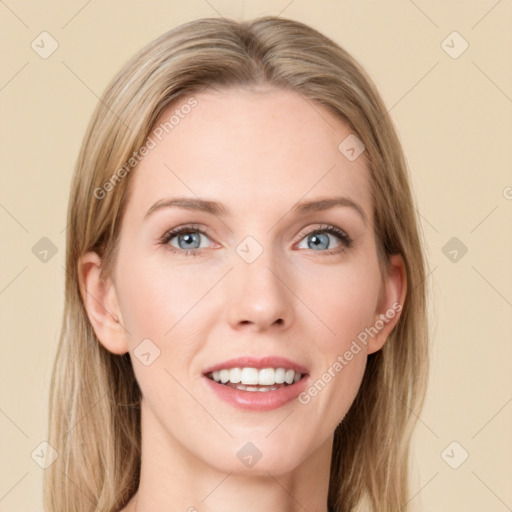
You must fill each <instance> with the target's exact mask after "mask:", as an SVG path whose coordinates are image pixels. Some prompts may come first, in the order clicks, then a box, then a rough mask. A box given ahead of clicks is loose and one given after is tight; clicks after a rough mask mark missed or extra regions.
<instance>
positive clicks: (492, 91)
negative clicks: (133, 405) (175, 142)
mask: <svg viewBox="0 0 512 512" xmlns="http://www.w3.org/2000/svg"><path fill="white" fill-rule="evenodd" d="M264 14H281V15H282V16H285V17H289V18H293V19H297V20H300V21H304V22H306V23H309V24H311V25H312V26H313V27H315V28H317V29H319V30H320V31H322V32H324V33H325V34H326V35H328V36H330V37H332V38H333V39H334V40H336V41H337V42H338V43H340V44H341V45H342V46H343V47H345V48H346V49H347V50H348V51H349V52H351V53H352V54H353V55H354V56H355V57H356V58H357V59H358V60H359V61H360V62H361V63H362V64H363V66H364V67H365V68H366V69H367V70H368V72H369V73H370V75H371V76H372V78H373V79H374V81H375V82H376V84H377V87H378V88H379V90H380V92H381V94H382V96H383V98H384V101H385V102H386V104H387V106H388V108H390V109H391V111H390V115H391V116H392V118H393V120H394V121H395V122H396V125H397V127H398V131H399V136H400V138H401V140H402V142H403V145H404V150H405V152H406V155H407V159H408V163H409V166H410V169H411V175H412V183H413V187H414V194H415V196H416V198H417V202H418V209H419V211H420V213H421V218H422V227H423V231H424V233H425V237H426V240H427V243H428V258H429V261H430V267H431V270H432V271H431V273H430V275H429V277H428V280H429V285H430V288H431V290H432V295H433V302H432V304H431V318H432V325H433V333H434V339H433V345H434V349H433V367H432V378H431V382H430V388H429V393H428V399H427V404H426V408H425V410H424V411H423V412H422V413H421V416H420V422H419V424H418V427H417V430H416V434H415V438H414V453H415V456H414V460H415V462H416V466H415V473H414V475H415V482H414V491H413V492H414V493H416V494H415V497H414V498H413V501H412V503H414V505H415V508H416V509H417V510H420V509H421V510H423V511H424V512H444V511H447V512H448V511H449V512H459V511H460V512H481V511H483V510H485V511H486V512H491V511H496V512H501V511H506V510H512V487H511V486H510V482H511V481H512V462H511V455H512V372H511V371H510V363H511V360H512V357H511V356H512V343H511V332H512V320H511V319H512V314H511V313H512V283H511V281H512V272H511V270H510V268H511V262H512V259H511V256H512V236H511V233H512V231H511V218H512V188H511V187H512V172H511V169H512V167H511V163H512V138H511V135H512V68H511V64H512V58H511V57H512V25H511V21H512V1H510V0H501V1H496V0H490V1H484V0H479V1H471V2H469V1H465V2H463V1H456V2H441V1H427V0H415V1H414V2H413V1H412V0H401V1H387V2H377V1H375V2H373V1H343V2H341V1H338V2H334V1H331V2H329V1H321V2H314V3H313V2H308V1H305V0H294V1H293V0H292V1H290V0H280V1H274V2H271V1H253V2H235V1H229V0H225V1H222V0H208V1H206V0H194V1H189V2H182V3H180V2H177V1H167V2H164V1H149V2H138V3H136V2H133V1H132V2H127V1H123V2H121V1H109V2H105V1H101V0H92V1H89V2H87V1H85V0H84V1H82V0H81V1H68V2H48V1H41V2H35V1H33V2H26V1H25V2H23V1H16V0H5V1H0V22H1V26H2V30H1V33H0V44H1V47H2V48H3V52H2V55H3V63H2V66H1V69H0V106H1V109H2V110H1V120H2V122H1V141H2V151H0V159H1V160H0V161H1V170H2V173H1V177H2V187H1V189H0V220H1V237H2V247H3V250H2V260H1V271H0V272H1V273H0V305H1V308H2V320H3V321H2V324H1V325H2V331H1V343H2V345H1V347H2V350H1V357H0V365H1V367H0V379H1V390H0V434H1V435H0V448H1V457H0V460H1V468H0V511H9V512H17V511H42V505H41V489H42V475H43V470H42V469H41V468H40V467H39V466H38V465H37V464H36V463H35V462H34V461H33V460H32V458H31V453H32V451H33V450H34V449H35V448H36V447H37V446H38V445H39V443H41V442H42V441H44V440H45V439H46V424H47V400H48V388H49V379H50V370H51V364H52V361H53V357H54V354H55V348H56V345H57V339H58V332H59V328H60V321H61V313H62V307H63V283H64V271H63V263H64V253H65V234H66V233H65V226H66V220H65V218H66V207H67V196H68V191H69V185H70V179H71V173H72V169H73V166H74V163H75V159H76V157H77V154H78V149H79V145H80V143H81V139H82V136H83V134H84V130H85V127H86V124H87V122H88V120H89V118H90V115H91V113H92V110H93V108H94V106H95V104H96V102H97V97H98V96H99V95H100V94H101V93H102V91H103V89H104V88H105V86H106V84H107V82H108V81H109V80H110V78H111V77H112V76H113V75H114V73H115V72H116V71H117V70H118V69H119V68H120V66H121V65H122V64H123V63H124V61H125V60H126V59H127V58H128V57H130V56H131V55H132V54H133V53H134V52H135V51H137V50H138V49H139V48H140V47H141V46H142V45H144V44H145V43H147V42H149V41H150V40H152V39H153V38H155V37H156V36H159V35H160V34H162V33H163V32H165V31H167V30H169V29H171V28H173V27H175V26H176V25H178V24H181V23H183V22H185V21H189V20H192V19H195V18H199V17H206V16H219V15H222V16H226V17H233V18H237V19H240V18H252V17H254V16H258V15H264ZM43 31H47V32H49V34H51V36H52V37H53V38H54V39H55V40H56V41H57V42H58V45H59V46H58V49H57V50H56V51H55V53H53V54H52V55H51V56H49V57H48V58H47V59H43V58H41V57H40V56H39V55H38V53H36V52H35V51H34V50H33V49H32V48H31V42H32V41H33V40H36V43H37V42H38V41H40V38H39V39H37V38H38V36H39V34H40V33H41V32H43ZM453 31H457V32H458V33H459V34H460V35H461V36H462V38H463V39H464V40H465V41H467V43H468V44H469V47H468V49H467V50H466V51H465V52H464V53H462V54H461V55H460V56H459V57H458V58H452V57H451V56H450V55H448V53H446V51H445V50H444V49H443V47H444V48H445V49H447V50H448V51H450V52H452V54H453V53H454V52H457V51H459V50H460V49H462V48H463V46H462V45H463V40H461V39H457V36H450V37H449V38H448V39H447V41H446V43H444V45H443V46H442V42H443V40H445V39H446V38H447V37H448V36H449V35H450V34H451V33H452V32H453ZM48 41H49V40H46V44H45V48H49V43H48ZM39 44H40V45H41V43H39ZM446 45H448V47H450V46H451V47H452V48H447V47H446ZM507 187H508V188H507ZM43 237H47V238H48V239H49V240H51V242H52V243H53V244H54V245H55V246H56V248H57V253H56V254H55V256H53V257H50V256H51V253H49V255H48V257H47V258H48V261H46V262H43V261H40V259H39V258H38V257H36V255H35V254H34V253H33V252H32V248H33V247H34V246H35V245H36V244H37V243H38V242H39V241H40V239H41V238H43ZM452 237H457V238H458V239H459V240H460V242H461V243H463V244H464V245H465V246H467V249H468V251H467V253H466V254H465V255H464V256H462V257H460V254H461V253H460V251H459V253H458V255H459V258H460V259H459V260H458V261H456V262H453V261H451V260H450V259H449V257H447V256H446V255H445V254H444V253H443V247H445V244H447V242H448V241H449V240H450V239H451V238H452ZM39 243H44V242H39ZM37 247H39V246H36V248H37ZM448 247H450V246H448ZM450 250H451V249H450ZM34 252H36V253H37V252H38V251H37V250H34ZM445 252H447V253H448V250H446V249H445ZM39 256H40V257H42V256H41V254H39ZM450 257H452V256H450ZM453 441H456V442H457V443H458V445H455V446H453V445H452V446H451V447H449V448H448V449H447V450H445V449H446V448H447V447H448V446H449V445H450V443H452V442H453ZM464 451H467V452H468V453H469V458H468V459H467V460H466V461H465V462H464V463H463V464H462V465H460V467H458V469H453V468H452V467H450V466H449V465H448V463H447V462H446V461H448V462H450V464H452V465H457V464H458V463H460V461H461V459H462V457H463V455H464V453H465V452H464ZM442 454H444V458H443V456H442Z"/></svg>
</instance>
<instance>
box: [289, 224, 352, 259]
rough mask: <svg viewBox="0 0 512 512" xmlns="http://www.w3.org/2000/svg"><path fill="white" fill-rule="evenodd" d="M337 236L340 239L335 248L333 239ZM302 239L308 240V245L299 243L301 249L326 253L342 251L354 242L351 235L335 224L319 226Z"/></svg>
mask: <svg viewBox="0 0 512 512" xmlns="http://www.w3.org/2000/svg"><path fill="white" fill-rule="evenodd" d="M336 238H337V239H338V245H336V246H335V247H334V248H333V247H332V244H333V242H332V240H333V239H334V240H335V239H336ZM302 240H305V241H306V243H307V247H301V246H300V245H299V246H298V247H299V248H300V249H304V248H307V249H311V250H313V251H317V252H318V251H319V252H322V253H325V254H335V253H338V252H342V251H344V250H345V249H346V248H348V247H350V245H351V244H352V240H351V239H350V237H349V236H348V235H347V234H346V233H345V232H344V231H342V230H341V229H338V228H336V227H334V226H323V227H320V228H317V229H315V230H314V231H311V232H310V233H307V234H306V235H305V236H304V238H303V239H302ZM302 240H301V243H302ZM327 249H329V250H327Z"/></svg>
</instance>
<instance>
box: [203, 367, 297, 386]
mask: <svg viewBox="0 0 512 512" xmlns="http://www.w3.org/2000/svg"><path fill="white" fill-rule="evenodd" d="M206 376H207V377H208V378H209V379H211V380H213V381H215V382H218V383H220V384H224V385H226V386H229V387H232V388H235V389H238V390H241V391H261V392H265V391H275V390H277V389H280V388H282V387H286V386H289V385H291V384H294V383H296V382H299V380H301V378H302V374H301V373H300V372H296V371H295V370H291V369H290V370H286V369H285V368H262V369H258V368H248V367H246V368H229V369H228V368H225V369H222V370H217V371H214V372H210V373H208V374H206Z"/></svg>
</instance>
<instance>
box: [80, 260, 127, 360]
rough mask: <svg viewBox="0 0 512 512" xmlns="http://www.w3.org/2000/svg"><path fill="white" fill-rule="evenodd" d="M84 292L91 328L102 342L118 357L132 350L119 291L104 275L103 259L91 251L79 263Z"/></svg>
mask: <svg viewBox="0 0 512 512" xmlns="http://www.w3.org/2000/svg"><path fill="white" fill-rule="evenodd" d="M78 276H79V281H80V293H81V295H82V301H83V303H84V306H85V309H86V311H87V316H88V318H89V321H90V323H91V326H92V328H93V330H94V333H95V334H96V337H97V338H98V340H99V341H100V343H101V344H102V345H103V346H104V347H105V348H106V349H107V350H108V351H110V352H112V353H114V354H125V353H126V352H128V351H129V347H128V343H127V333H126V330H125V329H124V327H123V325H124V322H123V319H122V315H121V311H120V310H119V304H118V301H117V296H116V290H115V287H114V284H113V283H112V281H111V280H110V279H108V278H107V279H105V278H104V276H102V275H101V258H100V257H99V256H98V254H97V253H95V252H92V251H91V252H87V253H86V254H84V255H83V256H82V257H81V258H80V259H79V262H78Z"/></svg>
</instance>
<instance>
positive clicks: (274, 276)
mask: <svg viewBox="0 0 512 512" xmlns="http://www.w3.org/2000/svg"><path fill="white" fill-rule="evenodd" d="M260 239H261V237H260ZM271 240H272V238H271V237H270V236H269V237H266V238H265V241H264V242H263V241H262V242H261V243H260V242H259V241H258V240H256V239H255V238H254V237H252V236H248V237H246V238H245V239H244V240H242V242H241V243H240V244H239V245H238V246H237V247H236V249H235V254H234V262H233V263H234V269H233V271H232V272H231V273H230V274H231V276H230V277H231V279H230V280H229V291H228V294H229V311H228V319H229V322H230V323H231V325H232V326H233V327H237V326H239V325H241V324H248V323H249V324H253V325H254V326H255V327H258V328H259V329H265V328H268V327H270V326H272V325H273V324H274V323H275V324H279V325H283V324H285V325H288V324H289V323H290V322H291V321H292V316H293V304H292V298H293V296H292V294H291V292H290V290H288V288H287V286H286V285H285V283H286V276H285V275H283V267H284V266H283V265H282V264H281V262H280V261H279V260H278V259H279V257H280V255H279V254H278V251H276V249H275V248H274V247H273V246H272V245H271V243H270V241H271ZM281 256H282V255H281Z"/></svg>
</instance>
